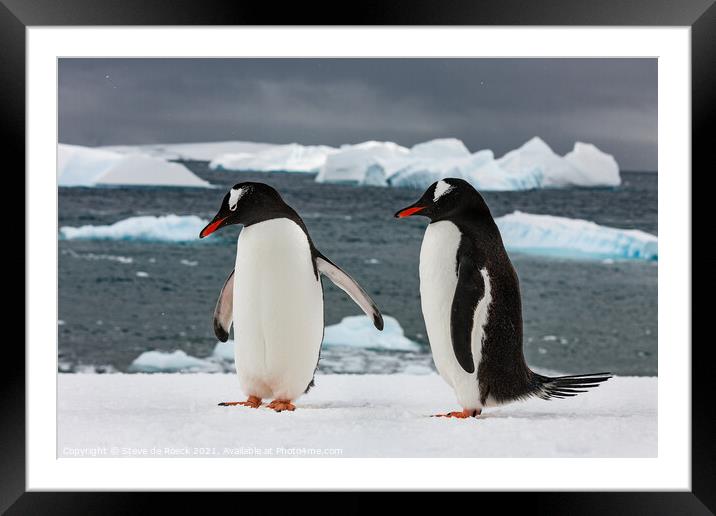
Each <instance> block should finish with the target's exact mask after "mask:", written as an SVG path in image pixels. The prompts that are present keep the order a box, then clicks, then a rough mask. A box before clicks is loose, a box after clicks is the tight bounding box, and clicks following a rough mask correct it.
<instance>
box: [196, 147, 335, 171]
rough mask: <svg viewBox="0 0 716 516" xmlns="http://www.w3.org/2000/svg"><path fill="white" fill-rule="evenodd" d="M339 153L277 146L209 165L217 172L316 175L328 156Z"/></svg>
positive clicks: (328, 149) (220, 158)
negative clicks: (300, 173)
mask: <svg viewBox="0 0 716 516" xmlns="http://www.w3.org/2000/svg"><path fill="white" fill-rule="evenodd" d="M333 152H336V149H335V148H333V147H327V146H325V145H299V144H298V143H290V144H288V145H274V146H272V147H269V148H267V149H264V150H260V151H259V152H246V151H242V152H237V153H228V154H221V155H219V156H216V157H215V158H214V159H212V160H211V163H209V167H210V168H211V169H213V170H233V171H239V172H242V171H243V172H302V173H316V172H318V171H319V169H320V168H321V167H322V166H323V164H324V163H325V162H326V156H328V155H329V154H331V153H333Z"/></svg>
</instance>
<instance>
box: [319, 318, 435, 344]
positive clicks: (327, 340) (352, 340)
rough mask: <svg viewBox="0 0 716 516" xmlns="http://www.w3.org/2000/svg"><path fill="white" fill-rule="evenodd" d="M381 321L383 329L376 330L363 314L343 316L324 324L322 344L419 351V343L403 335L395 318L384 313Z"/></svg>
mask: <svg viewBox="0 0 716 516" xmlns="http://www.w3.org/2000/svg"><path fill="white" fill-rule="evenodd" d="M383 323H384V327H383V331H378V330H377V329H376V328H375V326H373V321H372V320H371V319H370V318H368V317H367V316H365V315H354V316H349V317H344V318H343V320H342V321H341V322H339V323H338V324H334V325H331V326H326V329H325V332H324V334H323V345H325V346H351V347H360V348H366V349H386V350H393V351H420V349H421V348H420V345H418V344H417V343H415V342H413V341H412V340H410V339H408V338H407V337H406V336H405V334H404V333H403V328H402V327H401V326H400V323H399V322H398V321H397V319H395V318H394V317H390V316H388V315H384V316H383Z"/></svg>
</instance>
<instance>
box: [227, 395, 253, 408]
mask: <svg viewBox="0 0 716 516" xmlns="http://www.w3.org/2000/svg"><path fill="white" fill-rule="evenodd" d="M236 405H241V406H242V407H250V408H259V407H260V406H261V398H258V397H256V396H249V397H248V399H247V400H246V401H224V402H222V403H219V406H220V407H235V406H236Z"/></svg>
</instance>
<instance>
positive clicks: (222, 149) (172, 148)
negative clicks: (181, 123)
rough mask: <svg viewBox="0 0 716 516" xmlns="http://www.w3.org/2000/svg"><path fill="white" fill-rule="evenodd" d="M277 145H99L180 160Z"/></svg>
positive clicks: (119, 150) (254, 143)
mask: <svg viewBox="0 0 716 516" xmlns="http://www.w3.org/2000/svg"><path fill="white" fill-rule="evenodd" d="M274 146H275V145H274V144H272V143H256V142H243V141H223V142H201V143H154V144H148V145H108V146H104V147H99V148H100V149H103V150H108V151H112V152H117V153H119V154H141V155H144V156H150V157H153V158H160V159H164V160H178V161H211V160H212V159H214V158H215V157H216V156H219V155H221V154H236V153H239V152H245V153H250V154H255V153H257V152H260V151H264V150H266V149H269V148H271V147H274Z"/></svg>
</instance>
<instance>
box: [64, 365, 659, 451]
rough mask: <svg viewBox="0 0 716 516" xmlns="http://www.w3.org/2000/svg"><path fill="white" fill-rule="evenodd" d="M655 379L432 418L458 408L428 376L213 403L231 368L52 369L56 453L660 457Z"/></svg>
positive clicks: (358, 380) (324, 379) (320, 379)
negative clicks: (272, 403) (288, 399)
mask: <svg viewBox="0 0 716 516" xmlns="http://www.w3.org/2000/svg"><path fill="white" fill-rule="evenodd" d="M657 383H658V381H657V378H645V377H642V378H632V377H617V378H613V379H611V380H609V381H608V382H607V383H606V384H604V385H602V386H600V387H598V388H596V389H593V390H592V391H590V392H588V393H585V394H581V395H579V396H577V397H574V398H568V399H562V400H551V401H544V400H540V399H530V400H527V401H524V402H517V403H513V404H510V405H506V406H503V407H498V408H493V409H486V410H485V412H484V413H483V415H482V416H481V417H480V418H477V419H475V418H470V419H466V420H456V419H447V418H432V417H428V416H429V415H431V414H436V413H441V412H445V411H448V410H456V409H458V407H457V406H456V404H455V397H454V394H453V392H452V390H451V389H450V388H449V387H448V385H447V384H446V383H445V382H444V381H443V380H442V379H441V378H440V377H439V376H437V375H435V374H420V375H408V374H396V375H318V376H317V377H316V386H315V387H314V388H313V389H311V391H310V392H309V393H308V394H306V395H305V396H303V397H301V398H299V399H298V400H297V401H296V407H297V409H296V411H295V412H282V413H275V412H273V411H271V410H270V409H267V408H265V407H262V408H259V409H250V408H246V407H240V406H236V407H220V406H217V403H218V402H221V401H235V400H243V399H245V396H244V394H243V393H242V392H241V390H240V388H239V383H238V379H237V378H236V376H235V375H233V374H185V375H177V374H152V375H145V374H111V375H106V374H102V375H100V374H97V375H92V374H89V375H85V374H60V375H59V379H58V405H57V422H58V428H57V430H58V456H60V457H77V456H82V455H87V454H97V453H99V454H102V455H104V456H139V455H143V454H146V455H147V456H157V455H158V456H169V455H171V456H187V455H189V456H198V454H199V453H205V454H209V455H211V456H255V455H257V454H259V453H260V454H261V455H262V456H280V457H295V456H299V457H301V456H304V457H305V456H307V455H308V456H314V455H318V454H319V453H320V455H330V456H340V457H656V455H657ZM98 447H99V450H100V451H98ZM195 447H197V448H203V450H195ZM207 447H208V448H207ZM102 448H104V450H102ZM152 450H154V451H152ZM257 450H258V451H257ZM157 451H158V452H159V453H158V454H157Z"/></svg>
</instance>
